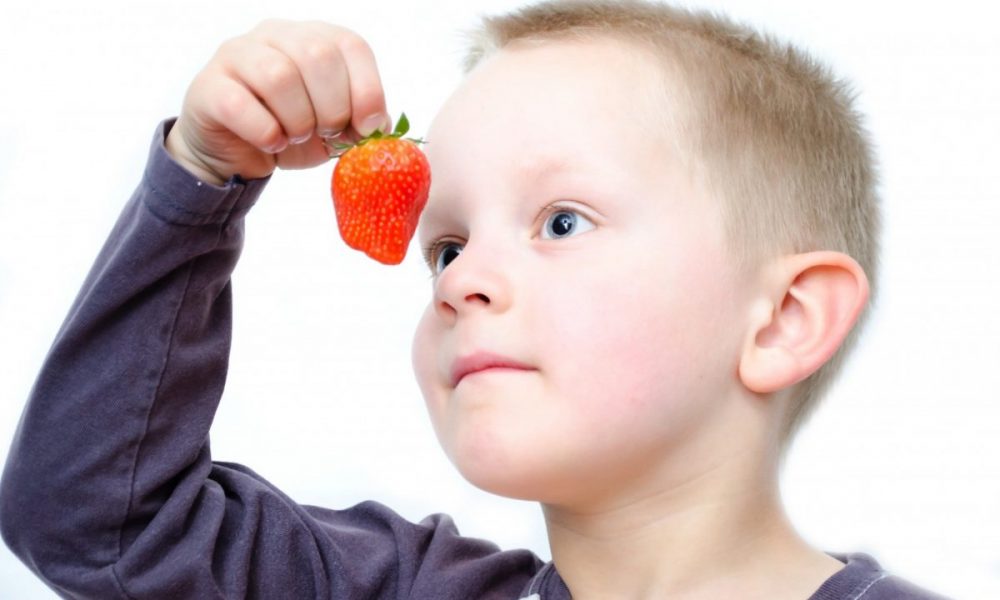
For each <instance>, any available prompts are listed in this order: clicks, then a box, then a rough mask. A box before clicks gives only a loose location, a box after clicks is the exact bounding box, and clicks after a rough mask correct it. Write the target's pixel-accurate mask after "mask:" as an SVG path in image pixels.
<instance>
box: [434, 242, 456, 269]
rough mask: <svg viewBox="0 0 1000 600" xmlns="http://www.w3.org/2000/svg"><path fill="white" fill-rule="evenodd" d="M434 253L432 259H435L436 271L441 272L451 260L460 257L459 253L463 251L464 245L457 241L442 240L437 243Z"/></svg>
mask: <svg viewBox="0 0 1000 600" xmlns="http://www.w3.org/2000/svg"><path fill="white" fill-rule="evenodd" d="M432 253H433V254H432V255H431V259H432V260H433V261H434V272H435V273H440V272H441V271H443V270H444V268H445V267H447V266H448V265H449V264H450V263H451V261H453V260H455V259H456V258H458V255H459V254H461V253H462V246H461V244H457V243H455V242H442V243H439V244H436V245H435V247H434V248H433V249H432Z"/></svg>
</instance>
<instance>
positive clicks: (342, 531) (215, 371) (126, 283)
mask: <svg viewBox="0 0 1000 600" xmlns="http://www.w3.org/2000/svg"><path fill="white" fill-rule="evenodd" d="M171 124H172V122H170V121H168V122H165V123H164V124H163V125H161V127H160V128H159V129H158V130H157V133H156V136H155V139H154V141H153V145H152V148H151V151H150V158H149V162H148V165H147V167H146V171H145V173H144V176H143V179H142V182H141V183H140V185H139V187H138V189H137V190H136V192H135V193H134V195H133V196H132V198H131V200H130V201H129V202H128V204H127V205H126V206H125V208H124V210H123V212H122V214H121V216H120V218H119V220H118V222H117V223H116V225H115V227H114V229H113V231H112V232H111V235H110V237H109V238H108V240H107V242H106V244H105V245H104V247H103V249H102V250H101V252H100V254H99V256H98V257H97V260H96V263H95V264H94V266H93V268H92V270H91V272H90V274H89V275H88V277H87V279H86V281H85V282H84V284H83V288H82V289H81V291H80V294H79V296H78V297H77V299H76V301H75V302H74V304H73V306H72V308H71V309H70V312H69V315H68V317H67V318H66V321H65V322H64V324H63V326H62V328H61V329H60V331H59V334H58V335H57V337H56V340H55V342H54V343H53V346H52V348H51V350H50V351H49V354H48V356H47V358H46V360H45V363H44V366H43V368H42V370H41V373H40V374H39V376H38V379H37V381H36V383H35V386H34V388H33V390H32V393H31V397H30V399H29V401H28V404H27V406H26V407H25V410H24V414H23V416H22V418H21V421H20V423H19V426H18V429H17V433H16V435H15V439H14V442H13V445H12V447H11V451H10V454H9V456H8V460H7V464H6V468H5V470H4V473H3V480H2V485H0V531H2V533H3V538H4V540H5V541H6V542H7V544H8V545H9V546H10V548H11V549H12V550H13V551H14V552H15V553H16V554H17V555H18V556H19V557H20V558H21V559H22V560H23V561H24V562H25V564H26V565H27V566H28V567H29V568H30V569H31V570H32V571H34V572H35V573H36V574H37V575H38V576H39V577H41V578H42V579H43V580H44V581H45V582H46V583H47V584H48V585H49V586H51V587H52V589H54V590H55V591H56V592H58V593H59V594H60V595H61V596H64V597H69V598H99V599H112V598H196V599H208V598H267V599H274V598H290V599H299V598H301V599H308V598H358V599H361V598H364V599H367V598H386V599H388V598H415V599H440V600H446V599H456V600H457V599H462V600H467V599H480V598H482V599H487V598H497V599H504V600H516V599H518V598H522V597H531V598H535V597H538V598H541V599H543V600H564V599H568V598H569V592H568V590H567V588H566V586H565V584H564V583H563V581H562V580H561V579H560V577H559V574H558V572H557V571H556V569H555V567H554V565H552V564H551V563H548V564H545V563H543V561H541V560H540V559H539V558H538V557H537V556H535V555H534V554H533V553H531V552H529V551H526V550H512V551H501V550H500V549H499V548H497V547H496V546H495V545H493V544H491V543H489V542H485V541H482V540H477V539H472V538H466V537H462V536H460V535H459V534H458V531H457V529H456V528H455V526H454V524H453V523H452V521H451V519H450V518H449V517H447V516H444V515H434V516H431V517H428V518H427V519H424V520H423V521H421V522H420V523H413V522H410V521H407V520H405V519H403V518H402V517H400V516H399V515H397V514H396V513H394V512H392V511H391V510H389V509H388V508H386V507H384V506H382V505H380V504H378V503H374V502H365V503H362V504H359V505H357V506H354V507H351V508H347V509H344V510H329V509H323V508H318V507H312V506H305V505H300V504H297V503H296V502H294V501H293V500H292V499H290V498H288V497H287V496H285V495H284V494H283V493H282V492H281V491H280V490H278V489H276V488H275V487H274V486H273V485H271V484H270V483H268V482H267V481H265V480H264V479H263V478H261V477H260V476H259V475H257V474H255V473H254V472H253V471H251V470H250V469H248V468H246V467H244V466H241V465H237V464H231V463H221V462H213V461H212V459H211V454H210V451H209V442H208V432H209V427H210V426H211V423H212V418H213V416H214V414H215V410H216V408H217V406H218V403H219V400H220V398H221V396H222V390H223V385H224V381H225V377H226V370H227V363H228V357H229V349H230V339H231V335H230V333H231V301H232V300H231V290H230V275H231V273H232V270H233V268H234V266H235V264H236V261H237V259H238V257H239V254H240V249H241V247H242V244H243V219H244V216H245V215H246V213H247V211H248V210H250V208H251V206H252V205H253V204H254V202H255V201H256V200H257V198H258V196H259V194H260V192H261V191H262V189H263V188H264V186H265V184H266V180H254V181H242V180H240V179H239V178H234V179H233V180H231V181H229V182H228V183H227V184H226V185H225V186H223V187H216V186H212V185H208V184H204V183H201V182H199V181H197V180H196V179H195V178H194V177H193V176H191V175H190V174H188V173H187V172H186V171H185V170H184V169H183V168H181V167H180V166H179V165H177V164H176V163H174V162H173V161H172V160H171V158H170V157H169V156H168V155H167V153H166V152H165V150H164V148H163V140H164V138H165V135H166V133H167V131H169V127H170V126H171ZM833 556H835V557H836V558H838V559H840V560H841V561H842V562H845V563H846V565H847V566H846V567H845V568H844V569H843V570H841V571H840V572H838V573H837V574H835V575H834V576H832V577H831V578H830V579H829V580H827V581H826V582H825V583H824V584H823V586H822V587H821V588H820V589H819V590H817V592H816V593H815V594H814V595H813V596H812V597H811V599H809V600H833V599H837V600H843V599H858V598H863V599H864V600H885V599H890V598H891V599H931V598H936V596H933V595H930V594H927V593H926V592H923V591H921V590H919V589H917V588H915V587H913V586H912V585H910V584H909V583H907V582H905V581H903V580H901V579H899V578H897V577H894V576H890V575H888V574H887V573H885V572H884V571H882V570H881V569H880V568H879V566H878V564H877V563H875V561H874V560H873V559H872V558H871V557H869V556H867V555H864V554H850V555H833ZM536 595H537V596H536Z"/></svg>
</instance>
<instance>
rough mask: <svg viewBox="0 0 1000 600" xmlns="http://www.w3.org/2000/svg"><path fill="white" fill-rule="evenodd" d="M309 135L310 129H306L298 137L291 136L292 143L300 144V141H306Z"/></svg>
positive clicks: (310, 133)
mask: <svg viewBox="0 0 1000 600" xmlns="http://www.w3.org/2000/svg"><path fill="white" fill-rule="evenodd" d="M311 137H312V132H311V131H307V132H306V133H304V134H302V135H300V136H298V137H293V138H292V143H293V144H301V143H302V142H306V141H308V140H309V138H311Z"/></svg>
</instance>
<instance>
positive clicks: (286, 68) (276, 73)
mask: <svg viewBox="0 0 1000 600" xmlns="http://www.w3.org/2000/svg"><path fill="white" fill-rule="evenodd" d="M258 72H259V73H260V78H261V79H260V83H261V85H262V87H263V88H264V89H266V90H272V91H273V90H279V89H281V88H284V87H286V86H289V85H291V84H293V83H294V82H295V80H296V79H298V71H297V69H296V68H295V65H293V64H292V63H291V61H289V60H287V59H284V58H279V57H269V58H267V59H264V60H262V61H261V63H260V64H259V65H258Z"/></svg>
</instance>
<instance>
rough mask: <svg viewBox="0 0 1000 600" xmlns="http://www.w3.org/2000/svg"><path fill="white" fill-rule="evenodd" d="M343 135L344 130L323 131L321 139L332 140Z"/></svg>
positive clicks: (320, 132)
mask: <svg viewBox="0 0 1000 600" xmlns="http://www.w3.org/2000/svg"><path fill="white" fill-rule="evenodd" d="M342 133H344V130H343V129H321V130H320V131H319V137H321V138H323V139H324V140H332V139H335V138H339V137H340V134H342Z"/></svg>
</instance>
